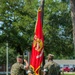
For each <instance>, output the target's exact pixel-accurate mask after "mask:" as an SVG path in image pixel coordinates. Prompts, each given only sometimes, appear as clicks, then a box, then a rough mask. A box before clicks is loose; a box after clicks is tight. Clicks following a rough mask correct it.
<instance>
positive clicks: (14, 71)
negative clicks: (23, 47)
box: [11, 55, 30, 75]
mask: <svg viewBox="0 0 75 75" xmlns="http://www.w3.org/2000/svg"><path fill="white" fill-rule="evenodd" d="M23 61H24V63H25V64H26V65H23ZM28 67H29V64H28V62H27V60H25V59H24V60H23V56H22V55H18V56H17V62H16V63H14V64H13V65H12V67H11V75H24V71H25V70H28ZM28 75H30V74H28Z"/></svg>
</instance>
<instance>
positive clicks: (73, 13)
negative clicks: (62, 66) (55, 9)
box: [70, 0, 75, 58]
mask: <svg viewBox="0 0 75 75" xmlns="http://www.w3.org/2000/svg"><path fill="white" fill-rule="evenodd" d="M70 3H71V17H72V25H73V43H74V58H75V0H70Z"/></svg>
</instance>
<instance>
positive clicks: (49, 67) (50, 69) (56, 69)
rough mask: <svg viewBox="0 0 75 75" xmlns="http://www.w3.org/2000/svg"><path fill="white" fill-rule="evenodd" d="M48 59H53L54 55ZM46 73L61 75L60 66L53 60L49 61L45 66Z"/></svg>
mask: <svg viewBox="0 0 75 75" xmlns="http://www.w3.org/2000/svg"><path fill="white" fill-rule="evenodd" d="M48 58H50V59H51V58H53V55H51V54H49V56H48ZM44 71H45V72H46V75H59V74H60V66H59V65H58V64H57V63H56V62H54V61H53V60H49V61H48V62H47V63H46V64H45V65H44Z"/></svg>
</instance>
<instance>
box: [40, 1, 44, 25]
mask: <svg viewBox="0 0 75 75" xmlns="http://www.w3.org/2000/svg"><path fill="white" fill-rule="evenodd" d="M44 3H45V0H41V9H42V25H43V16H44Z"/></svg>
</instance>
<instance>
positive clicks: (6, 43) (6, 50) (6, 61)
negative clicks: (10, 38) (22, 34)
mask: <svg viewBox="0 0 75 75" xmlns="http://www.w3.org/2000/svg"><path fill="white" fill-rule="evenodd" d="M6 75H8V42H7V43H6Z"/></svg>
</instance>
